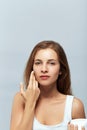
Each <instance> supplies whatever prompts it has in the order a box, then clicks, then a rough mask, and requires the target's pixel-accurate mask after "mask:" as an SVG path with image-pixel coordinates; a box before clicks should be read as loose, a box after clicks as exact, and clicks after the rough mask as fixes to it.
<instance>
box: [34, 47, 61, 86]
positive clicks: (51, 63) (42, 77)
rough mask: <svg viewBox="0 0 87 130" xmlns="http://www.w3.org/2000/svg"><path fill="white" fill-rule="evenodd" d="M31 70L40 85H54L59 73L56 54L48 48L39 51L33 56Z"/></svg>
mask: <svg viewBox="0 0 87 130" xmlns="http://www.w3.org/2000/svg"><path fill="white" fill-rule="evenodd" d="M33 70H34V73H35V77H36V80H37V81H38V82H39V84H40V85H42V86H49V85H52V84H56V80H57V78H58V75H59V73H60V63H59V60H58V56H57V53H56V52H55V51H54V50H53V49H50V48H47V49H41V50H39V51H38V52H37V53H36V55H35V59H34V65H33Z"/></svg>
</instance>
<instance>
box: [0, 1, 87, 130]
mask: <svg viewBox="0 0 87 130" xmlns="http://www.w3.org/2000/svg"><path fill="white" fill-rule="evenodd" d="M42 40H54V41H57V42H59V43H60V44H61V45H62V46H63V48H64V50H65V52H66V55H67V58H68V62H69V65H70V70H71V80H72V90H73V93H74V95H75V96H76V97H78V98H80V99H81V100H82V101H83V103H84V106H85V111H86V115H87V68H86V67H87V0H0V130H9V127H10V116H11V115H10V114H11V109H12V102H13V97H14V95H15V94H16V92H17V91H19V90H20V87H19V84H20V82H21V81H22V80H23V79H22V77H23V72H24V68H25V65H26V62H27V59H28V57H29V54H30V52H31V50H32V48H33V47H34V46H35V44H36V43H38V42H39V41H42Z"/></svg>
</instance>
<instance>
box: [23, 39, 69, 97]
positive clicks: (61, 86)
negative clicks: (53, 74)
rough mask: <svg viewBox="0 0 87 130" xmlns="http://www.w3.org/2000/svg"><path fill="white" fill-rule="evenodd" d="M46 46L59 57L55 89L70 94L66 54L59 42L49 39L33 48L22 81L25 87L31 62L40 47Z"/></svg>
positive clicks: (30, 69) (31, 67)
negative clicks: (58, 70)
mask: <svg viewBox="0 0 87 130" xmlns="http://www.w3.org/2000/svg"><path fill="white" fill-rule="evenodd" d="M47 48H51V49H53V50H54V51H55V52H56V53H57V56H58V58H59V63H60V72H61V75H59V76H58V79H57V90H58V91H59V92H60V93H62V94H70V95H71V94H72V92H71V79H70V70H69V65H68V61H67V57H66V54H65V52H64V50H63V48H62V46H61V45H60V44H59V43H57V42H55V41H50V40H49V41H41V42H39V43H38V44H37V45H36V46H35V47H34V48H33V50H32V52H31V54H30V57H29V59H28V61H27V65H26V68H25V71H24V83H25V86H26V88H27V86H28V83H29V78H30V73H31V71H32V70H33V63H34V58H35V55H36V53H37V52H38V51H39V50H41V49H47Z"/></svg>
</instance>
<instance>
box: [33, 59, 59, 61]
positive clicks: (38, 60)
mask: <svg viewBox="0 0 87 130" xmlns="http://www.w3.org/2000/svg"><path fill="white" fill-rule="evenodd" d="M34 61H42V59H35V60H34ZM47 61H57V60H56V59H48V60H47Z"/></svg>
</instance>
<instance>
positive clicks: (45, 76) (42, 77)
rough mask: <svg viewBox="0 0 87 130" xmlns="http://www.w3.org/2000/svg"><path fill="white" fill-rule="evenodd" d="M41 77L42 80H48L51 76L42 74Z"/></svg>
mask: <svg viewBox="0 0 87 130" xmlns="http://www.w3.org/2000/svg"><path fill="white" fill-rule="evenodd" d="M40 78H41V79H42V80H46V79H48V78H49V76H48V75H42V76H40Z"/></svg>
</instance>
